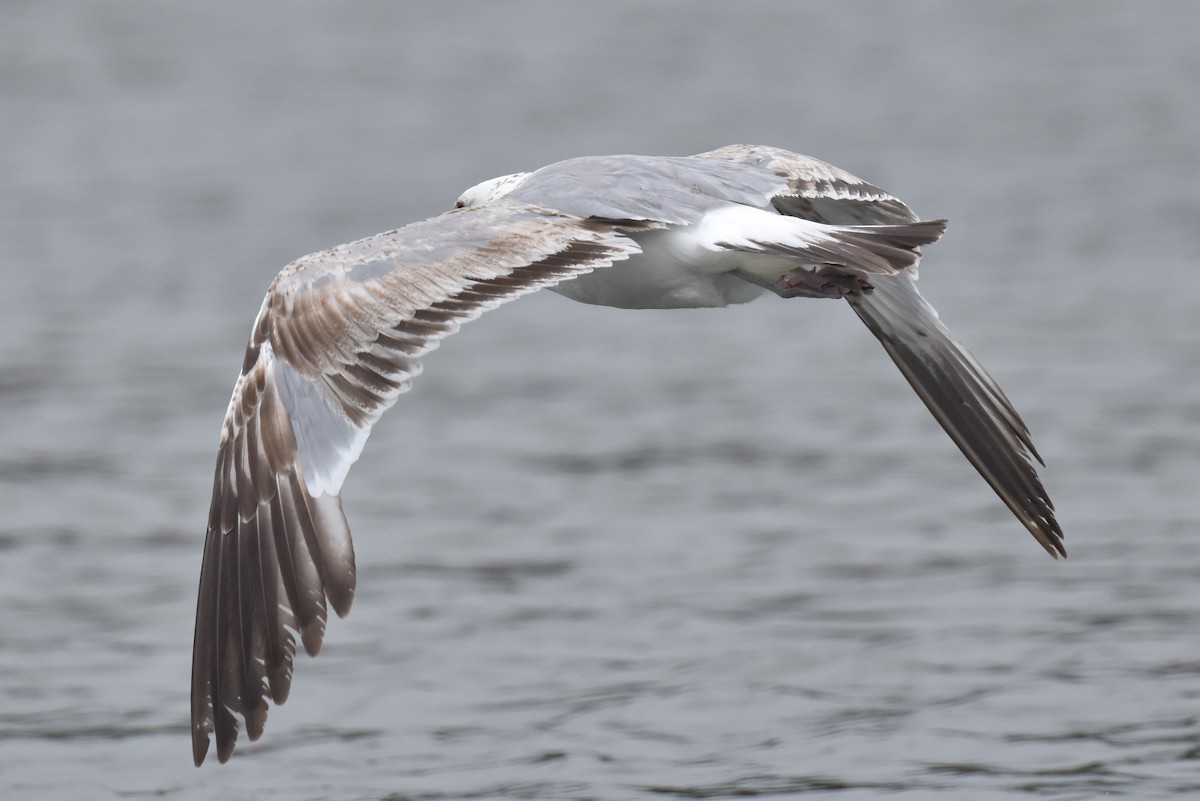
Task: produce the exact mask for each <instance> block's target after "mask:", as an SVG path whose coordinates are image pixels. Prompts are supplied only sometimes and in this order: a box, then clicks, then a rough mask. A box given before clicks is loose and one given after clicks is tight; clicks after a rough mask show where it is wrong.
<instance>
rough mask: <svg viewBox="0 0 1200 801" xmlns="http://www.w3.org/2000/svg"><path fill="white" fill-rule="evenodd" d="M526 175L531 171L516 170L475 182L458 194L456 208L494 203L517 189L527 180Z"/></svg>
mask: <svg viewBox="0 0 1200 801" xmlns="http://www.w3.org/2000/svg"><path fill="white" fill-rule="evenodd" d="M526 175H529V173H527V172H514V173H513V174H512V175H501V176H500V177H499V178H492V179H491V180H490V181H484V182H483V183H478V184H475V185H474V186H472V187H471V188H470V189H468V190H467V191H466V192H463V193H462V194H461V195H459V196H458V202H456V203H455V204H454V208H456V209H461V208H463V207H465V206H483V205H485V204H487V203H493V202H495V201H497V200H499V199H500V198H502V197H504V196H505V195H507V194H508V193H509V192H511V191H513V190H514V189H516V188H517V187H518V186H519V185H520V184H521V182H522V181H524V180H525V176H526Z"/></svg>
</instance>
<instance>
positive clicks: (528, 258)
mask: <svg viewBox="0 0 1200 801" xmlns="http://www.w3.org/2000/svg"><path fill="white" fill-rule="evenodd" d="M637 252H639V251H638V246H637V245H636V244H635V243H634V242H633V241H632V240H630V239H628V238H627V237H625V236H623V235H621V234H619V233H618V232H615V231H613V230H612V229H611V228H610V227H608V226H606V225H604V224H601V223H597V222H594V221H585V220H580V219H577V218H573V217H568V216H564V215H560V214H558V213H556V212H553V211H550V210H546V209H542V208H537V207H532V206H522V205H517V204H510V203H498V204H494V205H490V206H484V207H475V208H468V209H461V210H456V211H451V212H447V213H445V214H442V215H439V216H437V217H434V218H431V219H429V220H425V221H424V222H419V223H414V224H413V225H409V226H406V227H404V228H401V229H398V230H395V231H391V232H388V233H385V234H379V235H378V236H374V237H370V238H368V239H363V240H360V241H358V242H352V243H350V244H347V245H341V246H339V247H336V248H333V249H331V250H327V251H324V252H321V253H316V254H314V255H311V256H306V257H304V258H302V259H299V260H297V261H295V262H293V263H292V264H290V265H288V266H287V267H285V268H284V269H283V271H282V272H280V274H279V276H278V277H277V278H276V279H275V281H274V283H273V284H272V285H271V288H270V290H269V291H268V292H267V296H266V299H265V300H264V301H263V305H262V308H261V310H260V311H259V314H258V318H257V320H256V321H255V323H254V328H253V332H252V334H251V337H250V344H249V347H248V348H247V352H246V359H245V362H244V364H243V367H242V373H241V375H240V376H239V377H238V380H237V383H236V385H235V387H234V392H233V398H232V400H231V401H230V404H229V410H228V413H227V414H226V416H225V422H224V425H223V428H222V431H221V442H220V447H219V450H218V453H217V467H216V477H215V480H214V483H213V498H212V506H211V508H210V511H209V518H208V533H207V537H206V539H205V544H204V559H203V566H202V568H201V574H200V588H199V598H198V602H197V608H196V634H195V643H194V649H193V657H192V746H193V756H194V758H195V761H196V764H197V765H199V764H200V763H201V762H202V761H203V760H204V757H205V755H206V754H207V752H208V747H209V735H210V733H213V734H215V736H216V740H217V757H218V759H220V761H222V762H224V761H226V760H228V759H229V757H230V755H231V754H232V752H233V748H234V744H235V742H236V739H237V733H238V723H237V715H238V714H240V715H242V716H243V717H244V718H245V722H246V731H247V734H248V735H249V737H250V739H251V740H255V739H257V738H258V737H259V736H260V735H261V734H262V729H263V724H264V722H265V720H266V715H267V699H268V698H270V699H271V700H273V701H274V702H275V703H277V704H278V703H283V701H284V700H285V699H286V698H287V695H288V689H289V687H290V684H291V675H292V663H293V657H294V654H295V642H294V640H293V637H292V631H296V632H298V633H299V635H300V640H301V642H302V643H303V644H304V648H305V650H306V651H308V653H309V654H314V655H315V654H316V653H317V651H318V650H319V649H320V647H321V640H322V637H323V635H324V630H325V620H326V601H327V600H328V603H329V604H330V605H331V606H332V607H333V609H334V611H335V612H337V613H338V614H339V615H345V614H346V612H347V611H349V609H350V604H351V601H352V600H353V598H354V585H355V569H354V551H353V548H352V547H351V543H350V530H349V527H348V526H347V524H346V518H345V516H344V515H343V513H342V507H341V498H340V495H339V493H340V490H341V486H342V482H343V480H344V479H345V477H346V472H347V471H348V470H349V468H350V465H351V464H352V463H353V462H354V461H355V459H357V458H358V455H359V453H360V452H361V450H362V447H363V444H364V443H365V441H366V438H367V434H368V433H369V431H370V428H371V426H372V424H374V422H375V421H376V420H377V419H378V418H379V416H380V415H381V414H382V413H383V412H384V411H385V410H386V409H387V408H388V407H390V406H391V405H392V404H393V403H394V402H395V400H396V397H397V396H398V395H399V394H400V393H401V392H403V391H405V390H407V389H408V387H409V384H410V381H411V379H412V378H413V377H414V376H416V375H417V374H418V373H419V372H420V369H421V366H420V363H419V361H418V358H419V357H420V356H422V355H423V354H425V353H427V352H428V351H430V350H432V349H433V348H434V347H436V346H437V344H438V342H439V340H441V339H442V338H443V337H445V336H448V335H450V334H452V333H454V332H455V331H457V330H458V328H459V326H460V324H461V323H463V322H465V321H467V320H471V319H473V318H475V317H477V316H479V315H480V314H481V313H482V312H484V311H486V310H487V309H490V308H493V307H495V306H498V305H500V304H501V303H504V302H506V301H509V300H512V299H513V298H516V297H517V296H519V295H522V294H525V293H528V292H532V291H534V290H536V289H538V288H541V287H545V286H550V285H553V284H556V283H559V282H561V281H564V280H567V279H570V278H572V277H574V276H576V275H580V274H582V273H586V272H589V271H591V270H593V269H595V268H598V267H604V266H607V265H609V264H611V263H612V262H613V261H615V260H620V259H625V258H628V257H629V256H630V255H632V254H634V253H637Z"/></svg>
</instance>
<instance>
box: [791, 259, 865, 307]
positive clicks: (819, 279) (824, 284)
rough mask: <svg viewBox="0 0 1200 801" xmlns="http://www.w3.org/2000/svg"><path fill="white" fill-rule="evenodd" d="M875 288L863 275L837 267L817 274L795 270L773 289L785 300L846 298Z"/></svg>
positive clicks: (825, 268)
mask: <svg viewBox="0 0 1200 801" xmlns="http://www.w3.org/2000/svg"><path fill="white" fill-rule="evenodd" d="M874 288H875V287H874V286H872V285H871V282H870V281H868V280H867V279H866V278H863V277H862V276H861V275H856V274H853V273H847V272H844V271H842V270H839V269H837V268H836V267H822V268H821V269H820V270H818V271H816V272H809V271H808V270H793V271H792V272H790V273H788V274H787V275H784V276H782V277H781V278H780V279H779V280H778V281H777V282H776V283H775V286H774V287H773V289H774V290H775V292H776V294H778V295H779V296H780V297H784V298H833V299H835V300H836V299H839V298H844V297H846V295H848V294H849V293H851V292H865V291H867V290H870V289H874Z"/></svg>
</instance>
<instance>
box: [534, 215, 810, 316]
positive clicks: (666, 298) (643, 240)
mask: <svg viewBox="0 0 1200 801" xmlns="http://www.w3.org/2000/svg"><path fill="white" fill-rule="evenodd" d="M695 232H696V228H695V227H691V228H671V229H667V230H662V231H649V232H646V233H641V234H633V235H631V236H632V238H633V239H635V240H636V241H637V243H638V244H639V245H640V246H641V248H642V253H641V255H637V256H631V257H630V258H629V259H628V260H626V261H621V262H617V263H615V264H613V265H612V266H611V267H605V268H604V269H603V270H596V271H595V272H591V273H588V274H586V275H581V276H579V277H578V278H574V279H572V280H570V281H564V282H563V283H561V284H558V285H557V286H553V287H550V290H551V291H552V292H557V293H558V294H560V295H562V296H564V297H568V298H570V299H571V300H577V301H579V302H581V303H593V304H596V305H600V306H616V307H618V308H622V309H690V308H707V307H719V306H729V305H731V304H734V303H746V302H747V301H751V300H754V299H755V298H757V297H758V296H759V295H761V294H762V293H763V292H764V290H763V289H762V288H761V287H759V286H757V285H755V284H752V283H750V282H748V281H745V280H743V279H742V278H739V277H737V276H736V275H733V274H732V271H734V270H738V269H743V270H746V269H749V270H751V271H753V272H755V273H758V274H762V273H764V272H765V273H772V272H775V273H777V274H778V275H782V274H783V273H786V272H787V271H788V270H794V269H795V268H796V267H797V266H798V265H797V264H796V262H795V260H794V259H787V258H781V257H778V256H768V255H761V254H753V253H735V252H733V251H727V250H725V251H722V250H710V249H707V248H704V247H702V246H701V245H700V244H699V242H698V240H697V238H696V236H695Z"/></svg>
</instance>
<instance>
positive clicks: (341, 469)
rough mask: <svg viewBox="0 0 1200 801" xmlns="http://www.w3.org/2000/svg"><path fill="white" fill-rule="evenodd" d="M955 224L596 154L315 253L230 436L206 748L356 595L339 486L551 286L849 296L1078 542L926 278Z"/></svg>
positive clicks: (262, 711)
mask: <svg viewBox="0 0 1200 801" xmlns="http://www.w3.org/2000/svg"><path fill="white" fill-rule="evenodd" d="M945 227H946V221H945V220H921V219H919V218H918V217H917V215H916V214H915V213H913V211H912V210H911V209H909V207H908V206H907V205H905V204H904V203H903V202H902V201H900V200H899V199H897V198H896V197H894V196H893V195H891V194H889V193H888V192H885V191H884V190H882V189H879V188H878V187H876V186H873V185H871V184H869V183H867V182H866V181H863V180H861V179H859V178H856V177H855V176H853V175H851V174H850V173H848V172H845V171H843V170H841V169H839V168H837V167H834V166H832V165H830V164H826V163H824V162H821V161H818V160H816V159H813V158H809V157H807V156H801V155H798V154H796V153H791V152H789V151H786V150H781V149H778V148H771V147H761V146H752V145H731V146H729V147H723V148H720V149H718V150H713V151H710V152H708V153H701V154H699V155H695V156H686V157H650V156H597V157H584V158H576V159H569V160H567V161H561V162H558V163H556V164H551V165H549V166H547V167H543V168H541V169H539V170H536V171H533V172H529V173H517V174H514V175H506V176H503V177H500V178H495V179H492V180H489V181H484V182H483V183H481V184H478V185H476V186H474V187H472V188H471V189H469V190H467V191H466V192H465V193H463V195H462V196H461V197H460V198H459V199H458V202H457V204H456V208H455V209H453V210H450V211H446V212H444V213H442V214H439V215H437V216H435V217H432V218H430V219H427V220H424V221H421V222H416V223H412V224H410V225H406V226H404V227H402V228H397V229H395V230H393V231H388V232H386V233H382V234H378V235H376V236H371V237H368V238H366V239H361V240H358V241H356V242H351V243H349V244H345V245H339V246H337V247H334V248H331V249H329V250H325V251H322V252H320V253H314V254H312V255H309V256H304V257H303V258H300V259H297V260H296V261H294V262H292V263H291V264H289V265H287V266H286V267H284V268H283V270H282V271H281V272H280V273H279V275H278V276H277V277H276V278H275V280H274V282H273V283H272V284H271V286H270V288H269V289H268V291H267V295H266V298H265V299H264V300H263V303H262V307H261V309H260V310H259V312H258V316H257V318H256V319H255V321H254V325H253V327H252V329H251V335H250V342H249V345H248V347H247V349H246V356H245V360H244V361H243V364H242V370H241V374H240V375H239V376H238V379H237V382H236V384H235V385H234V390H233V397H232V399H231V400H230V402H229V408H228V411H227V413H226V415H225V420H224V423H223V425H222V429H221V438H220V445H219V449H218V453H217V465H216V476H215V479H214V483H213V496H212V505H211V507H210V511H209V516H208V530H207V536H206V538H205V543H204V556H203V565H202V568H201V574H200V588H199V598H198V603H197V610H196V634H195V643H194V649H193V661H192V687H191V692H192V696H191V721H192V746H193V756H194V759H195V762H196V764H197V765H200V764H201V763H202V762H203V760H204V758H205V755H206V754H207V753H208V749H209V744H210V734H211V735H215V738H216V751H217V758H218V759H219V760H220V761H221V762H225V761H227V760H228V759H229V758H230V756H231V755H232V753H233V749H234V745H235V742H236V740H237V735H238V721H237V715H239V714H240V715H241V716H242V717H243V718H244V720H245V727H246V732H247V735H248V736H249V738H250V739H251V740H257V739H258V738H259V737H260V736H261V735H262V732H263V725H264V723H265V721H266V716H267V707H268V699H269V700H270V701H274V702H275V703H276V704H282V703H283V702H284V701H285V700H286V699H287V696H288V692H289V689H290V686H291V679H292V667H293V658H294V656H295V651H296V643H295V639H294V638H293V632H294V633H295V634H297V635H298V636H299V639H300V642H301V644H302V645H303V646H304V649H305V651H307V652H308V653H309V654H310V655H316V654H317V652H318V651H319V649H320V647H321V640H322V637H323V636H324V632H325V622H326V609H327V604H328V606H330V607H332V608H333V611H334V612H335V613H337V614H338V615H339V616H344V615H345V614H346V613H347V612H348V611H349V609H350V604H351V601H352V600H353V598H354V589H355V566H354V551H353V548H352V546H351V542H350V529H349V527H348V525H347V522H346V518H345V515H344V514H343V512H342V504H341V497H340V494H339V493H340V492H341V488H342V483H343V481H344V480H345V478H346V474H347V471H348V470H349V469H350V466H351V465H352V464H353V463H354V461H355V460H356V459H357V458H358V457H359V454H360V453H361V452H362V448H363V444H364V443H365V442H366V439H367V435H368V433H369V432H370V430H371V426H372V425H374V423H375V421H377V420H378V419H379V417H380V415H381V414H383V412H384V411H386V410H387V409H388V408H389V407H390V406H392V404H393V403H394V402H395V401H396V398H397V397H398V396H399V395H400V394H401V393H402V392H405V391H406V390H408V388H409V386H410V383H411V381H412V379H413V378H414V377H415V376H416V375H417V374H418V373H419V372H420V371H421V362H420V359H421V358H422V357H423V356H424V355H425V354H427V353H428V352H429V351H431V350H433V349H434V348H435V347H437V345H438V343H439V342H440V341H441V339H442V338H444V337H446V336H449V335H450V334H453V333H454V332H455V331H457V330H458V328H459V326H460V325H461V324H462V323H464V322H466V321H468V320H472V319H474V318H476V317H478V316H479V315H480V314H482V313H483V312H485V311H487V310H488V309H491V308H494V307H496V306H499V305H500V304H502V303H506V302H507V301H510V300H512V299H514V298H516V297H519V296H521V295H524V294H527V293H529V292H533V291H535V290H537V289H540V288H543V287H544V288H547V289H550V290H552V291H554V292H557V293H559V294H561V295H565V296H566V297H568V298H572V299H574V300H577V301H581V302H584V303H595V304H602V305H607V306H617V307H622V308H689V307H713V306H727V305H730V304H734V303H745V302H747V301H749V300H752V299H754V298H755V297H757V296H759V295H761V294H764V293H767V292H770V293H774V294H776V295H778V296H780V297H783V298H798V297H799V298H827V299H841V300H845V301H846V302H847V303H848V304H849V305H850V308H852V309H853V310H854V312H855V313H856V314H857V315H858V316H859V318H861V319H862V321H863V322H864V323H865V324H866V326H867V327H868V328H869V329H870V331H871V333H873V334H874V335H875V336H876V337H877V338H878V339H879V341H880V343H881V344H882V345H883V347H884V349H885V350H886V351H887V353H888V355H889V356H891V358H892V360H893V361H894V362H895V363H896V365H897V366H898V367H899V368H900V370H901V372H902V373H903V374H904V377H905V378H907V379H908V382H909V383H910V384H911V385H912V387H913V389H914V390H916V392H917V394H918V395H919V396H920V398H921V400H923V401H924V402H925V405H926V406H927V407H928V408H929V410H930V411H931V412H932V413H933V416H934V417H935V418H936V419H937V421H938V422H939V423H941V425H942V427H943V428H944V429H945V430H946V433H948V434H949V435H950V437H951V439H953V440H954V442H955V444H957V445H958V447H959V448H960V449H961V450H962V452H963V454H964V455H965V456H966V457H967V459H968V460H969V461H970V462H971V464H972V465H974V466H975V468H976V469H977V470H978V471H979V473H980V474H981V475H982V476H983V478H984V479H985V480H986V481H987V482H988V484H990V485H991V486H992V488H993V489H994V490H995V492H996V494H997V495H999V497H1000V499H1001V500H1002V501H1003V502H1004V503H1005V505H1007V506H1008V508H1009V509H1010V510H1011V511H1012V513H1013V514H1014V515H1015V516H1016V517H1017V519H1018V520H1020V522H1021V523H1022V524H1023V525H1024V526H1025V528H1027V529H1028V530H1029V532H1030V533H1032V534H1033V536H1034V537H1035V538H1036V539H1037V541H1038V542H1039V543H1041V545H1042V547H1044V548H1045V549H1046V550H1047V551H1048V552H1049V553H1050V555H1051V556H1057V555H1058V554H1061V555H1063V556H1066V550H1065V549H1064V547H1063V542H1062V538H1063V533H1062V529H1061V528H1060V526H1059V524H1058V522H1057V520H1056V519H1055V515H1054V507H1053V504H1052V503H1051V502H1050V499H1049V497H1048V496H1047V493H1046V490H1045V489H1044V488H1043V486H1042V482H1041V480H1040V479H1039V477H1038V473H1037V470H1036V467H1035V465H1034V461H1035V460H1036V462H1037V463H1039V464H1043V465H1044V463H1043V462H1042V459H1041V457H1040V456H1039V455H1038V453H1037V451H1036V449H1035V448H1034V446H1033V442H1032V441H1031V439H1030V435H1029V432H1028V429H1027V428H1026V426H1025V424H1024V422H1022V420H1021V418H1020V416H1019V415H1018V414H1017V412H1016V410H1015V409H1014V408H1013V406H1012V404H1011V403H1010V402H1009V400H1008V398H1007V397H1006V396H1005V394H1004V392H1003V391H1002V390H1001V389H1000V387H999V386H998V385H997V383H996V382H995V380H993V379H992V377H991V376H990V375H989V374H988V373H987V371H986V370H985V369H984V368H983V366H982V365H981V364H980V363H979V361H978V360H977V359H976V358H975V356H973V355H972V354H971V352H970V351H969V350H967V348H966V347H965V346H964V345H963V344H962V343H961V342H959V341H958V340H957V339H956V338H955V337H954V336H953V335H952V334H951V333H950V331H949V330H948V329H947V328H946V327H945V326H944V325H943V324H942V323H941V322H940V321H939V319H938V315H937V312H936V311H934V309H933V307H932V306H930V305H929V304H928V303H927V302H925V300H924V299H923V298H922V297H921V295H920V294H919V293H918V292H917V287H916V279H917V263H918V260H919V258H920V250H919V248H920V247H921V246H923V245H928V244H931V243H933V242H935V241H936V240H937V239H938V238H939V237H940V236H941V235H942V232H943V231H944V230H945Z"/></svg>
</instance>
